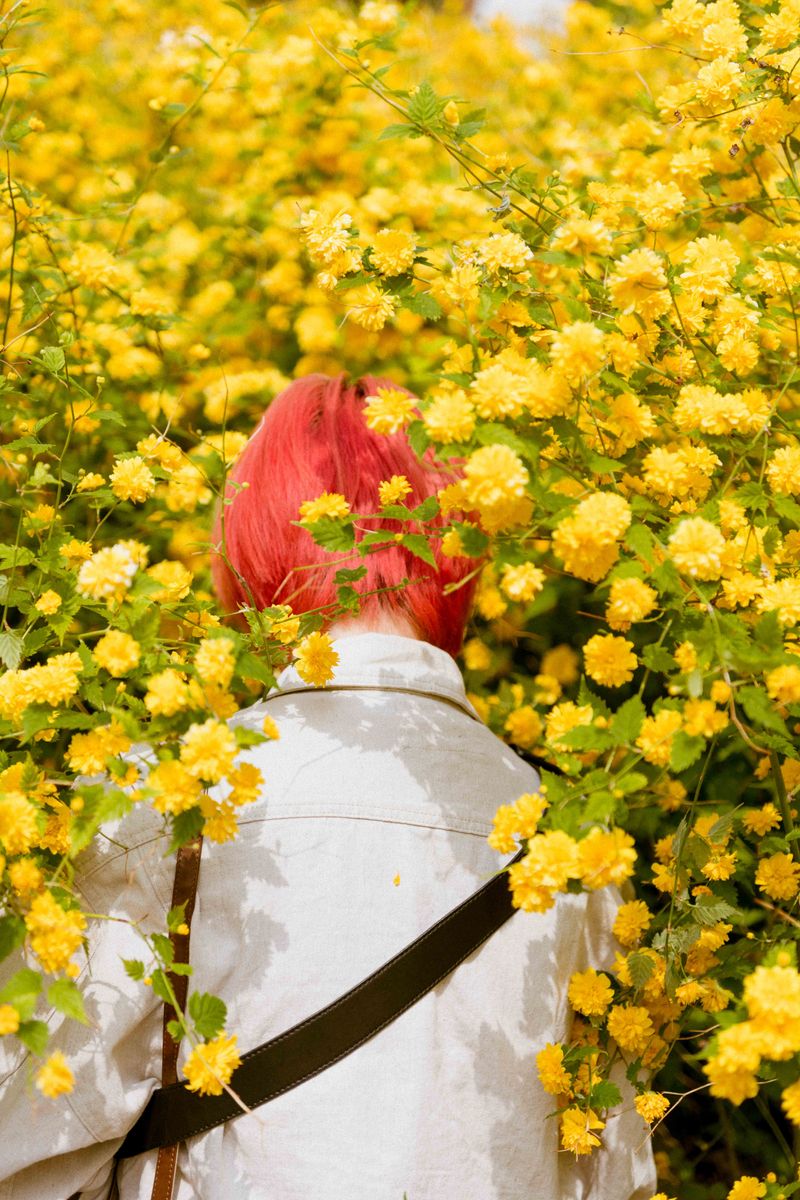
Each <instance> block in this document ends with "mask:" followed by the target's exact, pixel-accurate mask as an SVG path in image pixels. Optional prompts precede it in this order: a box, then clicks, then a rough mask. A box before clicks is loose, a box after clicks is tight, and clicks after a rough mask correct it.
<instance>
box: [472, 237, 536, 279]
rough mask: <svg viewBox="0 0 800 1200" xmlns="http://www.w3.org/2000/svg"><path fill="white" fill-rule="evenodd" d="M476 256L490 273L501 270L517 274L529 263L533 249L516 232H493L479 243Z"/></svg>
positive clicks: (493, 273) (495, 273)
mask: <svg viewBox="0 0 800 1200" xmlns="http://www.w3.org/2000/svg"><path fill="white" fill-rule="evenodd" d="M478 258H479V259H480V261H481V262H482V263H483V265H484V266H485V267H486V269H487V271H489V272H490V274H492V275H499V274H500V273H501V271H509V272H510V273H511V274H512V275H518V274H519V273H520V272H522V271H524V270H525V269H526V267H527V266H528V264H529V263H530V261H531V259H532V258H533V251H532V250H531V248H530V246H529V245H528V243H527V242H525V241H524V240H523V239H522V238H521V237H520V236H519V234H518V233H512V232H510V231H509V232H507V233H493V234H491V236H490V237H488V238H486V239H485V241H483V242H481V243H480V244H479V246H478Z"/></svg>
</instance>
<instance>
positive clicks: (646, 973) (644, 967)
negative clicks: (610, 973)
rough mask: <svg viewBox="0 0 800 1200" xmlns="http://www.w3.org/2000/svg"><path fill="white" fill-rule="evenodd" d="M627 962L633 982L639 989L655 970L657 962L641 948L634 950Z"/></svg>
mask: <svg viewBox="0 0 800 1200" xmlns="http://www.w3.org/2000/svg"><path fill="white" fill-rule="evenodd" d="M625 964H626V966H627V969H628V974H629V975H630V977H631V983H632V984H633V986H634V987H635V988H636V990H637V991H638V990H639V988H643V987H644V985H645V984H646V983H647V981H648V979H649V978H650V976H651V975H652V974H653V971H654V970H655V962H654V961H653V959H652V957H651V956H650V955H649V954H644V953H643V952H642V951H641V950H634V952H633V954H629V955H628V957H627V958H626V960H625Z"/></svg>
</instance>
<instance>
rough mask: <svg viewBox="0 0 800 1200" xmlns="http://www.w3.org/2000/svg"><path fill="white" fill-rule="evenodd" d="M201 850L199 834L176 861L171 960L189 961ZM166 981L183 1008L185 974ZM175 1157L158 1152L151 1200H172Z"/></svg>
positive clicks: (171, 1067)
mask: <svg viewBox="0 0 800 1200" xmlns="http://www.w3.org/2000/svg"><path fill="white" fill-rule="evenodd" d="M202 851H203V836H202V834H200V835H198V837H196V838H194V839H193V840H192V841H191V842H187V843H186V845H185V846H181V848H180V849H179V850H178V855H177V858H176V861H175V882H174V884H173V886H172V907H173V908H176V907H177V906H178V905H179V904H183V905H185V908H184V918H183V919H184V922H185V924H186V926H187V932H186V933H171V934H170V941H171V942H172V950H173V961H174V962H176V963H188V961H189V929H190V927H191V923H192V914H193V912H194V903H195V899H196V897H197V880H198V878H199V875H200V855H201V854H202ZM169 980H170V983H171V985H172V990H173V992H174V993H175V999H176V1000H177V1002H178V1007H179V1008H180V1009H181V1011H183V1010H184V1009H185V1008H186V993H187V991H188V983H189V980H188V977H187V976H186V975H175V974H174V973H173V972H170V973H169ZM178 1015H179V1014H178V1013H177V1012H176V1011H175V1009H174V1008H173V1007H172V1005H171V1004H165V1005H164V1021H163V1029H162V1035H161V1082H162V1084H163V1085H164V1087H167V1086H169V1085H170V1084H174V1083H176V1082H177V1079H178V1051H179V1049H180V1042H179V1041H178V1042H176V1041H175V1039H174V1038H173V1037H172V1035H171V1034H170V1032H169V1030H168V1029H167V1025H168V1024H169V1022H170V1021H172V1020H176V1019H177V1017H178ZM177 1160H178V1143H177V1142H176V1143H174V1144H173V1145H171V1146H170V1145H164V1146H161V1147H160V1149H159V1151H158V1160H157V1162H156V1173H155V1178H154V1179H153V1191H152V1193H151V1200H172V1189H173V1186H174V1183H175V1164H176V1162H177Z"/></svg>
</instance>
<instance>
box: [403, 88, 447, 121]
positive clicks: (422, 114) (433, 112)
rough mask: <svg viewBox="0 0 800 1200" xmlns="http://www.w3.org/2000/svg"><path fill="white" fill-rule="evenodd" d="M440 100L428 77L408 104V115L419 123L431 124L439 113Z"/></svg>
mask: <svg viewBox="0 0 800 1200" xmlns="http://www.w3.org/2000/svg"><path fill="white" fill-rule="evenodd" d="M439 108H440V102H439V101H438V100H437V98H436V92H435V91H434V90H433V88H432V87H431V85H430V83H429V82H428V80H427V79H425V80H423V81H422V83H421V84H420V85H419V87H418V88H417V90H416V91H415V92H414V95H413V96H412V97H411V100H410V102H409V105H408V115H409V117H410V118H411V120H412V121H415V122H416V123H417V124H418V125H423V126H424V125H429V124H430V123H431V121H433V120H434V119H435V117H436V116H437V115H438V113H439Z"/></svg>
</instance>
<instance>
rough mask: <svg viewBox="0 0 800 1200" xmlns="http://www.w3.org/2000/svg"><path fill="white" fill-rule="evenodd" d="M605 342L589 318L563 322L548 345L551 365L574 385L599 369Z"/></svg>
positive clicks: (601, 331) (598, 329) (604, 338)
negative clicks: (570, 323) (549, 346)
mask: <svg viewBox="0 0 800 1200" xmlns="http://www.w3.org/2000/svg"><path fill="white" fill-rule="evenodd" d="M605 342H606V337H605V334H604V333H603V330H602V329H600V328H599V327H598V326H597V325H593V324H592V323H591V322H590V321H575V322H574V323H573V324H572V325H564V326H562V328H561V330H560V331H559V332H558V333H557V334H556V336H555V337H554V338H553V342H552V346H551V348H550V356H551V361H552V363H553V366H554V367H555V368H556V370H557V371H558V372H559V373H560V374H561V375H563V376H564V378H565V379H566V380H567V382H568V383H571V384H573V385H575V386H576V387H577V386H578V385H579V384H581V383H583V382H584V381H585V380H587V379H588V378H589V377H590V376H591V375H594V374H595V373H596V372H597V371H599V370H600V368H601V366H602V365H603V361H604V359H605V354H606V350H605Z"/></svg>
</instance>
